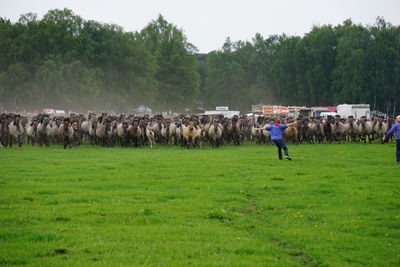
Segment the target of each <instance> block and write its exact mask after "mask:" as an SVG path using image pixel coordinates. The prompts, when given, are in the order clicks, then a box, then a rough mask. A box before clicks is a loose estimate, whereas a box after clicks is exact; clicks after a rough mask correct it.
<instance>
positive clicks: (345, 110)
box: [336, 104, 371, 119]
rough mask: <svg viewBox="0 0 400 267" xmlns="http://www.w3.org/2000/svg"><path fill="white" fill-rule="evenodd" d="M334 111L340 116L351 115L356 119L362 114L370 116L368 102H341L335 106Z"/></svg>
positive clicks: (346, 116)
mask: <svg viewBox="0 0 400 267" xmlns="http://www.w3.org/2000/svg"><path fill="white" fill-rule="evenodd" d="M336 112H337V114H338V115H339V116H340V117H342V118H348V117H349V116H353V117H354V118H356V119H359V118H361V117H363V116H365V117H367V118H370V117H371V110H370V106H369V104H342V105H338V106H337V111H336Z"/></svg>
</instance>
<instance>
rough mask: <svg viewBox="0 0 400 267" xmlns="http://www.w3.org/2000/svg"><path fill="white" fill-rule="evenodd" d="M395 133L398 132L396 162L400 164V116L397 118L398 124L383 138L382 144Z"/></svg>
mask: <svg viewBox="0 0 400 267" xmlns="http://www.w3.org/2000/svg"><path fill="white" fill-rule="evenodd" d="M394 132H396V162H397V164H400V115H398V116H397V117H396V123H395V124H394V125H393V126H392V128H390V130H389V131H388V132H387V133H386V134H385V136H384V137H383V138H382V142H386V141H387V140H388V139H389V137H390V136H391V135H392V134H393V133H394Z"/></svg>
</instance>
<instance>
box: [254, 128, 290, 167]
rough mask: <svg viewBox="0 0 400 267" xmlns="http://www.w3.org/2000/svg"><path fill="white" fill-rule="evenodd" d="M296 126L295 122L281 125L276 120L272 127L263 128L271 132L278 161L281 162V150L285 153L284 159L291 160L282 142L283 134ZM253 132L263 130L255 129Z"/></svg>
mask: <svg viewBox="0 0 400 267" xmlns="http://www.w3.org/2000/svg"><path fill="white" fill-rule="evenodd" d="M295 124H297V122H293V123H289V124H286V125H285V124H281V122H280V121H279V120H278V121H276V122H275V123H274V124H273V125H271V126H268V127H266V128H265V130H267V131H269V132H271V140H272V141H273V142H274V143H275V145H276V146H277V147H278V158H279V160H282V149H283V151H285V158H286V159H287V160H292V158H291V157H289V150H288V148H287V146H286V144H285V142H284V141H283V134H284V131H285V129H286V128H287V127H289V126H292V125H295ZM255 130H259V131H260V130H264V128H255Z"/></svg>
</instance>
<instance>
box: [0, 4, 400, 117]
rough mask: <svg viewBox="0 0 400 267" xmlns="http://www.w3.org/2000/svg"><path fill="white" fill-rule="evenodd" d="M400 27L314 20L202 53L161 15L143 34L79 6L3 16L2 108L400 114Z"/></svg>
mask: <svg viewBox="0 0 400 267" xmlns="http://www.w3.org/2000/svg"><path fill="white" fill-rule="evenodd" d="M399 96H400V27H399V26H393V25H391V24H390V23H388V22H386V21H385V20H384V19H383V18H381V17H378V18H377V20H376V22H375V24H374V25H371V26H363V25H357V24H354V23H353V22H352V21H351V20H346V21H344V22H343V23H342V24H340V25H337V26H332V25H322V26H314V27H313V28H312V29H311V31H310V32H309V33H307V34H305V35H304V36H303V37H299V36H287V35H285V34H282V35H272V36H268V37H266V38H264V37H263V36H261V34H256V35H255V37H254V38H253V39H252V40H251V41H237V42H232V41H231V40H230V38H227V39H226V41H225V43H224V44H223V45H222V47H221V49H218V50H216V51H212V52H210V53H208V54H197V49H196V47H195V46H194V45H193V44H191V43H189V42H188V41H187V39H186V36H185V35H184V33H183V31H182V30H181V29H179V28H177V26H175V25H173V24H171V23H169V22H168V21H166V20H165V19H164V17H163V16H161V15H159V16H158V17H157V18H156V19H155V20H153V21H151V22H150V23H149V24H148V25H147V26H146V27H145V28H143V29H142V30H141V31H138V32H125V31H124V30H123V29H122V28H121V27H119V26H118V25H113V24H104V23H99V22H96V21H91V20H84V19H82V18H81V17H80V16H78V15H75V14H74V13H73V12H72V11H71V10H68V9H64V10H58V9H56V10H50V11H48V12H47V14H45V15H44V16H43V18H42V19H38V18H37V16H36V15H35V14H32V13H28V14H24V15H21V17H20V19H19V21H18V22H16V23H12V22H11V21H10V20H8V19H6V18H0V104H2V105H3V106H4V107H5V108H6V109H9V110H24V109H25V110H33V109H41V108H45V107H56V108H61V109H67V110H76V111H87V110H98V111H102V110H115V111H123V112H126V111H129V110H131V109H132V108H134V107H136V106H138V105H140V104H145V105H149V106H151V107H153V109H155V110H158V111H165V110H172V111H183V110H184V109H185V108H191V107H193V106H194V104H195V103H196V102H197V101H199V100H201V101H202V102H204V103H205V104H206V107H207V108H214V107H215V106H217V105H227V106H229V107H230V108H231V109H238V110H241V111H242V112H245V111H248V110H249V109H250V107H251V104H258V103H264V104H282V105H306V106H319V105H337V104H340V103H369V104H371V106H372V107H373V108H374V109H378V110H381V111H384V112H386V113H390V114H391V113H398V112H399V110H400V100H399Z"/></svg>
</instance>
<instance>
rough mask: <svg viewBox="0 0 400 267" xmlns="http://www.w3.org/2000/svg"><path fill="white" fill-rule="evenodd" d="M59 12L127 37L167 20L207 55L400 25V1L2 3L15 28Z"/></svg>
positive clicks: (79, 0)
mask: <svg viewBox="0 0 400 267" xmlns="http://www.w3.org/2000/svg"><path fill="white" fill-rule="evenodd" d="M55 8H58V9H63V8H69V9H72V10H73V11H74V13H75V14H76V15H79V16H81V17H82V18H83V19H85V20H96V21H100V22H104V23H114V24H118V25H120V26H122V27H123V28H124V30H125V31H140V30H141V29H143V28H144V27H145V26H146V25H147V24H148V23H149V22H150V21H151V20H153V19H155V18H156V17H157V16H158V14H162V15H163V16H164V18H165V19H166V20H167V21H168V22H170V23H173V24H175V25H177V26H178V28H181V29H182V30H183V31H184V32H185V34H186V36H187V38H188V41H189V42H191V43H193V44H194V45H195V46H197V47H198V49H199V50H200V52H203V53H207V52H209V51H212V50H217V49H220V48H221V47H222V44H223V43H224V40H225V39H226V37H228V36H229V37H230V38H231V40H232V41H237V40H251V39H252V38H253V37H254V36H255V34H256V33H257V32H259V33H261V34H262V35H263V36H264V37H268V36H269V35H272V34H282V33H286V34H287V35H301V36H302V35H303V34H304V33H307V32H309V31H310V30H311V28H312V26H313V25H323V24H332V25H338V24H341V23H342V22H343V21H344V20H346V19H348V18H351V19H352V21H353V22H354V23H357V24H358V23H361V24H363V25H371V24H374V23H375V20H376V17H377V16H383V17H384V18H385V20H386V21H388V22H391V23H392V24H393V25H400V0H375V1H373V0H329V1H328V0H275V1H269V0H264V1H261V0H244V1H237V0H197V1H191V0H164V1H163V0H141V1H135V0H131V1H129V0H107V1H103V0H42V1H39V0H0V16H1V17H5V18H8V19H11V21H13V22H16V21H17V20H18V18H19V16H20V15H21V14H24V13H28V12H33V13H37V15H38V17H39V18H42V16H43V15H44V14H45V13H46V12H47V11H48V10H49V9H55Z"/></svg>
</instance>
